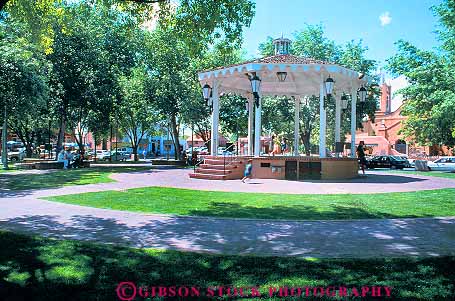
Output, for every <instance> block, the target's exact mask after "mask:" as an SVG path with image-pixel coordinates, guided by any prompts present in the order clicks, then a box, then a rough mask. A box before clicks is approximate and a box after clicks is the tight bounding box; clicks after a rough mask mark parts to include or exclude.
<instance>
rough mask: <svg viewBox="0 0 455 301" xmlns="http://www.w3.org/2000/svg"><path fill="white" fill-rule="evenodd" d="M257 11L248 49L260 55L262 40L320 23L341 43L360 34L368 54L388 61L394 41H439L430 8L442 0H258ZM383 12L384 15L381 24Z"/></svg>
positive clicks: (421, 43) (429, 43)
mask: <svg viewBox="0 0 455 301" xmlns="http://www.w3.org/2000/svg"><path fill="white" fill-rule="evenodd" d="M255 2H256V16H255V17H254V19H253V21H252V24H251V26H250V28H246V29H245V31H244V45H243V46H244V48H245V49H246V50H247V54H248V56H249V57H257V56H258V54H257V48H258V46H259V43H261V42H263V41H265V39H266V37H267V36H272V37H274V38H276V37H278V36H280V35H281V33H283V34H284V36H285V37H289V38H292V37H293V33H294V32H296V31H299V30H301V29H303V28H304V26H305V23H308V24H319V23H322V24H323V26H324V28H325V32H326V36H327V37H328V38H329V39H332V40H335V42H337V43H338V44H340V43H342V44H343V43H345V42H347V41H350V40H359V39H362V40H363V43H364V45H365V46H367V47H368V48H369V50H368V57H369V58H372V59H375V60H378V61H380V62H384V61H385V59H387V58H388V57H390V56H392V55H393V54H395V53H396V47H395V45H394V42H396V41H397V40H399V39H404V40H407V41H409V42H411V43H413V44H414V45H416V46H418V47H419V48H423V49H431V48H434V47H435V46H437V45H438V41H437V39H436V34H435V33H434V31H435V30H436V29H437V22H438V19H437V17H435V16H434V15H433V12H432V11H431V10H430V7H431V6H432V5H437V4H440V3H441V2H442V1H441V0H363V1H360V0H338V1H336V0H319V1H318V0H281V1H279V0H256V1H255ZM380 16H382V18H381V19H382V24H381V19H380Z"/></svg>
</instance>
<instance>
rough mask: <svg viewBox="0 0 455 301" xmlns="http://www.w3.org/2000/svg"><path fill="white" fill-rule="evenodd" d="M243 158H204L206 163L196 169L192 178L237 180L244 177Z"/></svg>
mask: <svg viewBox="0 0 455 301" xmlns="http://www.w3.org/2000/svg"><path fill="white" fill-rule="evenodd" d="M244 164H245V160H244V159H243V158H235V157H234V158H233V157H223V156H221V157H220V156H204V163H203V164H201V165H199V167H198V168H196V170H195V172H194V173H191V174H190V178H194V179H206V180H235V179H241V178H242V177H243V166H244Z"/></svg>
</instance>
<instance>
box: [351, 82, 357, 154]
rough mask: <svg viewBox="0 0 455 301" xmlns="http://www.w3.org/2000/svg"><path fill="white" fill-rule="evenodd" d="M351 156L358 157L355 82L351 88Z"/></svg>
mask: <svg viewBox="0 0 455 301" xmlns="http://www.w3.org/2000/svg"><path fill="white" fill-rule="evenodd" d="M351 89H352V90H351V158H355V157H356V142H355V132H356V129H357V120H356V116H357V86H356V85H355V84H354V83H353V84H352V88H351Z"/></svg>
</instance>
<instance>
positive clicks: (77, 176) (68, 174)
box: [0, 167, 150, 191]
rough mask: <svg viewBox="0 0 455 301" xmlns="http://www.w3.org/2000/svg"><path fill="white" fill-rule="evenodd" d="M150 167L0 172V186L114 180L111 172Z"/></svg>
mask: <svg viewBox="0 0 455 301" xmlns="http://www.w3.org/2000/svg"><path fill="white" fill-rule="evenodd" d="M148 169H150V167H94V168H80V169H67V170H63V169H61V170H53V171H49V172H47V173H42V174H26V173H24V174H21V173H17V174H14V175H12V174H3V175H2V174H0V186H1V187H2V188H6V189H9V190H12V191H18V190H27V189H41V188H56V187H61V186H71V185H87V184H98V183H109V182H114V180H112V179H111V178H109V176H110V175H111V174H112V173H119V172H133V171H141V170H148Z"/></svg>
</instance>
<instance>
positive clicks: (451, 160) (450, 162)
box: [427, 157, 455, 171]
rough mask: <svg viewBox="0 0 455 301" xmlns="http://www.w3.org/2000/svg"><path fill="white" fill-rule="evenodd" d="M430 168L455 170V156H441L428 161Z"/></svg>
mask: <svg viewBox="0 0 455 301" xmlns="http://www.w3.org/2000/svg"><path fill="white" fill-rule="evenodd" d="M427 165H428V170H438V171H455V157H441V158H439V159H437V160H435V161H434V162H431V161H429V162H428V163H427Z"/></svg>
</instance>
